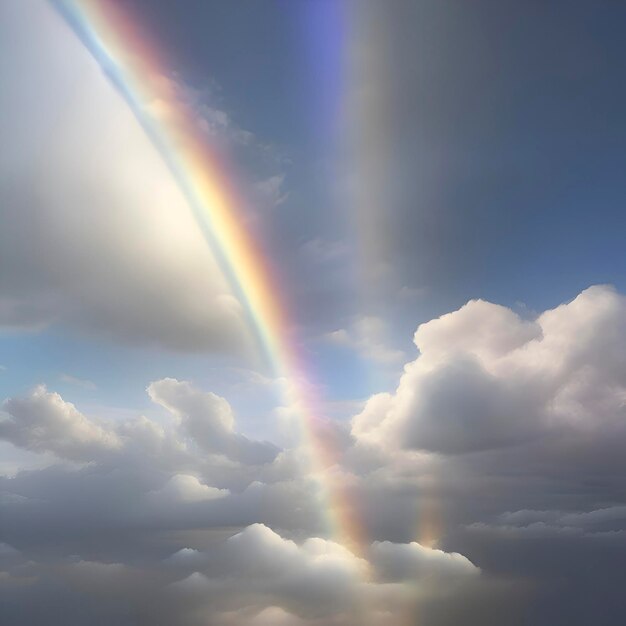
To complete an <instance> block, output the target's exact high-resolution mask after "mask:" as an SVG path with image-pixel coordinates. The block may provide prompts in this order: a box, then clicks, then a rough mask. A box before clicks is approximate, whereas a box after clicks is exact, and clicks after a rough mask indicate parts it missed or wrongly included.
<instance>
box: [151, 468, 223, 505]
mask: <svg viewBox="0 0 626 626" xmlns="http://www.w3.org/2000/svg"><path fill="white" fill-rule="evenodd" d="M151 495H153V496H154V497H155V498H156V499H157V500H163V501H164V502H165V504H174V505H175V504H179V503H181V502H203V501H205V500H214V499H215V498H222V497H224V496H225V495H228V490H226V489H216V488H215V487H209V486H208V485H203V484H202V483H201V482H200V481H199V480H198V479H197V478H196V477H195V476H190V475H189V474H175V475H174V476H172V477H171V478H170V479H169V480H168V481H167V483H165V485H164V486H163V487H161V488H160V489H158V490H157V491H153V492H151Z"/></svg>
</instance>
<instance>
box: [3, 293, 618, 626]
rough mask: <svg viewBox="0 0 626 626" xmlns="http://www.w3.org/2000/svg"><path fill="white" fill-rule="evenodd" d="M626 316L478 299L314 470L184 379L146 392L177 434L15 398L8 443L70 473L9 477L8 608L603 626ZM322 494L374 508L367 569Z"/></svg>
mask: <svg viewBox="0 0 626 626" xmlns="http://www.w3.org/2000/svg"><path fill="white" fill-rule="evenodd" d="M624 312H625V303H624V297H623V296H621V295H620V294H618V293H616V292H615V291H614V290H613V289H611V288H609V287H593V288H590V289H588V290H586V291H584V292H583V293H582V294H580V295H579V296H578V297H577V298H575V299H574V300H573V301H572V302H569V303H566V304H564V305H561V306H558V307H556V308H554V309H552V310H549V311H546V312H544V313H542V314H540V315H538V316H537V317H536V318H534V319H532V320H524V319H521V318H520V317H519V316H516V315H515V314H514V313H513V312H512V311H510V310H508V309H506V308H504V307H499V306H497V305H493V304H490V303H486V302H480V301H472V302H470V303H468V304H467V305H466V306H465V307H462V308H461V309H459V310H458V311H455V312H452V313H450V314H448V315H444V316H442V317H441V318H438V319H436V320H433V321H431V322H428V323H426V324H423V325H421V326H420V327H419V328H418V330H417V332H416V336H415V337H416V344H417V346H418V348H419V350H420V354H419V356H418V357H417V359H415V361H413V362H412V363H409V364H408V365H407V366H406V367H405V370H404V373H403V374H402V376H401V380H400V382H399V384H398V388H397V389H396V390H395V391H393V392H391V393H384V394H378V395H376V396H373V397H372V398H370V399H369V401H368V402H367V403H366V405H365V408H364V409H363V411H362V412H361V413H359V414H358V415H357V416H356V417H354V419H353V420H352V422H351V424H350V428H351V430H350V431H349V430H348V428H347V427H346V423H345V422H344V423H343V424H341V423H334V422H330V423H329V425H328V429H329V435H328V436H329V437H331V436H332V438H333V441H334V442H335V444H336V446H335V448H336V450H335V452H336V454H335V456H334V458H333V461H332V463H331V464H326V466H325V467H324V468H322V469H320V468H319V467H318V468H317V470H316V471H315V472H312V471H311V468H310V467H309V466H308V464H307V463H305V462H303V457H304V454H303V451H302V450H301V449H300V448H298V447H297V446H296V447H293V448H289V449H285V450H279V449H278V448H277V447H275V446H273V445H272V444H270V443H267V442H261V441H257V440H254V439H251V438H250V437H247V436H246V435H245V434H244V433H242V432H240V431H239V428H238V426H237V419H236V415H235V414H234V412H233V410H232V407H231V406H230V404H229V403H228V402H227V400H226V399H224V398H222V397H220V396H218V395H216V394H213V393H210V392H207V391H202V390H199V389H197V388H195V387H194V386H193V385H191V384H190V383H188V382H184V381H178V380H176V379H172V378H169V379H162V380H159V381H155V382H153V383H152V384H151V385H150V386H149V387H148V390H147V392H148V395H149V397H150V398H151V399H152V400H153V402H155V403H156V404H157V405H159V407H161V408H162V409H163V412H164V415H162V416H161V417H160V419H159V422H158V423H157V422H156V421H154V420H151V419H149V418H147V417H145V416H139V417H136V418H133V419H124V420H120V419H116V420H113V419H108V420H105V419H97V418H95V417H92V416H88V415H85V414H83V413H82V412H81V411H80V410H79V409H78V408H77V407H75V406H74V405H72V404H71V403H69V402H68V401H67V400H64V399H63V398H61V396H59V395H58V394H56V393H54V392H51V391H48V390H47V389H45V388H44V387H37V388H35V389H34V390H33V391H31V392H30V393H29V394H27V395H25V396H24V397H14V398H10V399H8V400H7V401H5V403H4V405H3V412H2V416H1V418H0V435H1V436H2V438H3V439H5V440H6V441H8V442H11V444H12V445H15V446H20V447H22V448H26V449H28V450H31V451H34V452H36V453H38V454H41V455H42V456H45V455H50V454H53V455H56V457H58V458H59V459H61V460H64V461H66V463H64V464H62V465H54V464H51V465H49V466H47V467H39V468H37V469H31V470H29V471H18V472H17V473H15V475H13V476H11V477H8V476H7V477H2V478H0V489H1V490H2V492H3V495H2V499H1V500H0V506H2V518H3V525H2V526H3V528H2V536H1V537H0V540H1V541H3V542H4V544H5V545H3V546H1V547H0V562H1V563H2V571H3V572H4V573H3V574H2V578H1V579H0V595H1V596H2V597H1V598H0V600H2V601H3V602H4V601H5V600H6V602H5V604H6V606H7V607H8V608H7V611H8V613H7V614H8V615H9V616H11V617H14V616H17V615H21V616H24V615H28V619H29V623H31V624H44V623H46V622H45V618H46V617H47V616H43V615H37V613H36V612H35V610H34V609H33V610H31V609H30V608H28V607H36V606H42V605H46V602H48V603H50V602H52V600H51V598H55V602H57V603H59V604H60V605H64V606H69V607H83V608H82V609H81V610H82V611H83V612H82V613H80V615H79V614H78V613H77V614H76V615H74V614H72V615H68V617H67V619H66V623H68V624H80V623H84V622H85V621H89V620H90V619H91V620H92V621H93V619H95V616H99V615H107V616H110V615H115V616H116V623H121V624H125V623H129V624H131V623H133V619H134V620H135V622H134V623H137V620H138V621H139V623H146V624H151V626H154V625H156V626H160V625H161V624H163V626H165V625H167V626H172V625H176V626H179V625H180V626H196V625H198V626H200V625H201V624H207V623H208V624H215V625H216V626H220V625H223V626H235V625H237V626H240V625H247V624H263V623H270V622H271V621H272V620H275V623H285V624H296V625H298V626H302V625H303V624H305V625H306V626H355V625H356V624H364V623H367V624H371V625H372V626H373V625H376V626H378V625H380V626H382V625H383V624H389V623H414V622H418V623H419V620H422V621H428V623H430V624H434V625H436V626H450V625H451V624H455V623H459V620H460V619H466V620H467V621H468V623H481V624H488V625H489V626H491V625H492V624H493V625H494V626H495V625H497V624H499V623H501V618H502V615H503V614H505V615H507V616H508V615H510V616H511V620H512V622H511V623H519V624H522V623H525V622H526V623H528V620H529V619H531V618H532V617H533V615H536V614H538V615H539V618H538V621H537V623H539V624H548V623H550V620H549V619H548V618H549V616H550V615H553V614H554V613H553V611H554V610H558V611H561V610H564V609H563V606H567V604H566V600H567V599H568V598H569V601H570V602H572V601H573V602H574V604H575V606H574V607H573V608H572V609H571V610H569V609H568V610H567V611H566V614H567V617H568V620H569V621H568V623H573V624H582V622H580V620H579V619H578V617H577V615H578V614H581V615H588V614H590V612H595V611H596V610H597V609H598V607H599V606H604V605H611V606H612V605H614V604H615V603H616V602H617V600H616V599H617V598H619V597H621V589H620V588H618V586H616V585H615V584H613V583H612V582H611V581H614V580H618V579H619V573H620V572H621V569H623V554H624V547H625V546H626V543H625V539H626V534H625V531H626V523H625V522H626V515H625V513H624V499H623V484H624V478H625V477H626V462H625V460H624V455H623V449H624V445H626V425H625V424H626V420H625V417H626V416H625V413H624V408H625V406H626V404H625V402H624V398H625V397H626V396H625V395H624V388H625V387H626V367H625V363H624V358H625V357H624V354H625V352H624V350H623V347H624V337H625V335H626V333H625V328H624V324H625V319H626V316H625V315H624ZM320 479H321V480H323V481H325V484H324V486H325V487H326V488H330V489H332V490H334V492H335V493H338V494H341V502H335V503H334V504H335V505H336V506H339V505H340V506H341V507H343V508H342V512H345V511H346V510H348V509H351V512H352V513H353V514H355V515H358V516H359V518H358V519H359V521H360V522H362V527H363V535H364V536H365V537H366V540H365V541H363V542H362V546H361V550H360V552H359V554H358V555H356V554H354V553H353V552H351V551H350V550H348V549H346V548H345V547H344V546H342V545H340V544H338V543H337V542H336V541H334V540H333V537H332V534H331V533H330V532H329V528H328V526H327V525H326V523H325V516H326V514H327V513H329V512H332V511H329V510H328V509H327V508H326V507H327V506H328V500H327V499H325V498H324V497H323V495H324V494H323V492H324V491H325V489H321V485H320V482H319V481H320ZM334 512H335V513H336V512H337V510H334ZM434 545H436V546H437V547H436V548H435V547H432V546H434ZM590 564H594V565H593V567H591V566H590ZM598 571H601V572H603V574H602V576H598V574H597V572H598ZM582 589H587V590H589V589H591V590H592V591H591V592H588V593H586V594H583V593H580V592H581V590H582ZM572 599H573V600H572ZM522 600H524V602H525V603H526V605H527V606H528V607H529V612H528V613H524V611H522V610H521V609H520V607H521V606H522ZM53 606H56V605H55V604H54V603H53ZM461 607H462V610H461ZM555 607H557V608H556V609H555ZM77 610H78V609H77ZM137 616H138V617H137ZM546 616H547V617H546ZM366 617H367V619H365V618H366ZM16 619H17V618H16ZM20 619H23V617H21V618H20ZM533 619H534V618H533ZM124 620H126V621H124ZM577 620H578V621H577ZM13 621H16V620H13ZM18 623H19V622H18ZM607 623H610V622H607Z"/></svg>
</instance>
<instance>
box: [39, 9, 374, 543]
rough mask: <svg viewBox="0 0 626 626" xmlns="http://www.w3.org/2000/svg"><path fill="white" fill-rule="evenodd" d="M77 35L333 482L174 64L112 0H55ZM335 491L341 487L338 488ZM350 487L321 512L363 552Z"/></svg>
mask: <svg viewBox="0 0 626 626" xmlns="http://www.w3.org/2000/svg"><path fill="white" fill-rule="evenodd" d="M51 2H52V4H53V6H54V7H55V8H56V9H57V10H58V12H59V13H60V14H61V15H62V16H63V18H64V19H65V20H66V22H67V23H68V24H69V25H70V26H71V27H72V29H73V30H74V32H75V33H76V35H77V36H78V37H79V38H80V39H81V41H82V42H83V43H84V45H85V46H86V47H87V49H88V50H89V51H90V53H91V54H92V56H93V57H94V58H95V59H96V60H97V62H98V63H99V64H100V66H101V67H102V69H103V71H104V72H105V73H106V74H107V76H108V77H109V79H110V80H111V82H112V83H113V85H114V86H115V87H116V89H117V90H118V91H119V92H120V94H121V95H122V96H123V97H124V99H125V100H126V102H127V103H128V105H129V106H130V108H131V109H132V111H133V113H134V115H135V117H136V118H137V120H138V122H139V123H140V124H141V126H142V127H143V128H144V130H145V132H146V133H147V135H148V136H149V137H150V139H151V141H152V143H153V144H154V146H155V147H156V149H157V150H158V151H159V153H160V155H161V157H162V158H163V159H164V161H165V162H166V164H167V166H168V167H169V169H170V171H171V172H172V175H173V176H174V178H175V180H176V181H177V183H178V186H179V188H180V190H181V192H182V193H183V194H184V196H185V198H186V200H187V202H188V204H189V206H190V207H191V209H192V210H193V212H194V215H195V217H196V221H197V223H198V226H199V227H200V228H201V229H202V232H203V235H204V237H205V239H206V240H207V242H208V244H209V246H210V247H211V249H212V251H213V252H214V254H215V255H216V256H217V258H218V261H219V263H220V265H221V266H222V269H223V270H224V272H225V274H226V276H227V277H228V279H229V282H230V284H231V286H232V288H233V291H234V292H235V294H236V296H237V297H238V298H239V300H240V302H242V303H243V304H244V307H245V310H246V312H247V315H248V317H249V320H250V322H251V325H252V327H253V328H254V331H255V334H256V335H257V337H258V339H259V343H260V345H261V346H262V350H263V352H264V353H265V355H266V357H267V359H268V361H269V362H270V363H271V365H272V368H273V370H274V372H275V374H276V375H277V376H280V377H284V378H285V379H286V380H287V381H288V385H287V387H288V389H289V393H288V396H289V397H288V398H287V400H288V402H289V404H290V405H291V406H292V407H295V408H296V410H297V412H298V414H299V417H300V423H301V428H302V431H303V433H302V434H303V437H304V440H305V443H306V444H307V445H308V446H309V448H310V451H311V454H310V456H311V460H312V462H313V464H314V468H313V469H314V471H315V473H316V475H317V476H321V477H324V476H328V468H332V467H333V466H334V465H335V464H336V462H337V460H338V456H339V454H338V450H337V448H336V445H335V443H334V442H333V440H334V437H333V436H332V429H330V428H329V427H328V422H327V421H326V420H324V419H322V418H321V417H320V413H319V411H318V409H317V408H316V403H317V399H316V397H315V393H313V387H312V386H311V385H310V383H309V381H308V380H307V376H306V375H305V372H306V369H305V367H304V363H303V359H302V357H301V355H300V354H299V349H298V345H297V343H296V341H295V340H294V339H293V337H292V335H291V330H290V329H291V328H292V327H293V324H292V323H291V321H290V319H289V317H288V315H287V307H286V306H285V303H284V302H283V298H282V297H281V289H280V287H279V285H278V281H276V280H275V278H274V276H275V273H274V272H273V271H272V269H271V266H270V263H269V261H268V259H267V256H266V255H265V254H264V253H263V250H262V248H261V246H260V244H259V242H258V241H257V239H255V237H253V236H252V234H251V233H250V232H249V231H248V230H247V228H246V227H245V225H244V215H243V212H242V211H241V209H240V206H241V205H240V202H239V201H238V199H237V195H236V193H235V190H234V189H233V186H232V183H231V182H230V177H229V174H228V172H227V171H226V167H225V163H223V162H221V161H220V157H219V155H218V154H217V153H216V152H215V151H212V150H211V149H210V147H209V146H208V145H207V144H206V143H205V142H204V141H203V140H202V138H201V133H200V132H199V130H198V127H197V125H196V124H197V116H196V115H195V114H194V112H193V111H192V110H191V109H190V108H189V107H188V106H187V105H186V104H185V103H184V102H182V101H181V98H180V95H179V94H178V93H177V92H176V85H175V83H174V82H173V81H172V80H170V79H169V78H168V77H169V76H171V73H170V71H169V70H168V66H167V64H166V63H165V62H164V60H163V58H162V55H160V54H159V53H158V51H157V49H156V47H155V46H154V45H153V44H151V43H150V42H149V40H148V38H147V37H146V36H145V34H144V33H140V32H139V24H138V22H137V20H134V19H131V18H130V16H129V14H128V13H127V12H126V11H122V10H121V3H115V2H109V1H106V0H51ZM331 482H332V483H336V484H331ZM342 482H343V481H341V480H339V481H331V480H330V479H329V478H321V479H320V487H321V491H322V497H323V498H324V502H323V506H324V509H325V512H326V514H327V516H328V522H329V523H330V525H331V528H330V530H331V532H332V533H333V537H334V538H335V539H336V540H337V541H339V542H341V543H343V544H344V545H346V546H347V547H349V548H350V549H352V550H353V551H356V552H360V551H361V550H362V548H363V546H364V533H363V528H362V524H361V523H360V520H359V516H357V515H356V505H355V502H354V501H353V498H352V496H351V495H350V491H349V490H348V489H346V488H341V487H338V486H337V484H339V483H342Z"/></svg>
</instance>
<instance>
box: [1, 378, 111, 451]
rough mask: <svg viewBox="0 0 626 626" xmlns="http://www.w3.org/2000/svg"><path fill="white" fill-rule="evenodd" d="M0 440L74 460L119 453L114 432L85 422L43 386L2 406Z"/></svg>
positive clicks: (69, 405)
mask: <svg viewBox="0 0 626 626" xmlns="http://www.w3.org/2000/svg"><path fill="white" fill-rule="evenodd" d="M2 408H3V410H4V411H5V412H6V414H7V415H6V417H5V418H4V419H2V420H0V438H2V439H5V440H7V441H10V442H11V443H13V444H14V445H16V446H19V447H22V448H26V449H27V450H33V451H35V452H53V453H54V454H56V455H58V456H60V457H63V458H68V459H71V460H74V461H90V460H91V459H92V458H94V457H99V456H101V455H102V454H108V453H111V452H114V451H116V450H119V449H120V447H121V446H122V441H121V439H120V438H119V437H118V436H117V434H116V433H114V432H112V431H111V430H109V429H107V428H105V427H104V426H102V425H99V424H97V423H96V422H94V421H93V420H89V419H87V418H86V417H85V416H84V415H82V414H81V413H80V412H79V411H78V410H77V409H76V407H75V406H74V405H73V404H71V403H69V402H65V401H64V400H63V398H61V396H60V395H59V394H57V393H50V392H48V390H47V389H46V388H45V387H44V386H43V385H41V386H39V387H36V388H35V389H34V390H33V391H32V393H31V394H30V395H29V396H28V397H25V398H11V399H9V400H7V401H6V402H4V404H3V405H2Z"/></svg>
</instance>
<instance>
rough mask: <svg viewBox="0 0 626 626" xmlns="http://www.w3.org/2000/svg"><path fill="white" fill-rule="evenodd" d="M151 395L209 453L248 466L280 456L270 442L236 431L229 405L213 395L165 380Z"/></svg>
mask: <svg viewBox="0 0 626 626" xmlns="http://www.w3.org/2000/svg"><path fill="white" fill-rule="evenodd" d="M148 394H149V395H150V398H152V400H153V401H154V402H157V403H158V404H161V405H162V406H164V407H165V408H167V409H168V410H170V411H172V413H174V414H175V415H176V416H177V417H178V419H179V420H180V423H181V426H182V428H183V429H184V430H185V432H187V433H188V434H189V435H190V436H191V437H192V438H193V439H194V441H195V442H196V443H197V444H198V445H199V446H200V447H201V448H203V449H204V450H206V451H208V452H220V453H222V454H225V455H226V456H228V457H230V458H233V459H235V460H241V461H244V462H246V463H266V462H269V461H272V460H273V459H274V458H275V457H276V454H277V453H278V448H277V447H276V446H274V445H272V444H271V443H268V442H258V441H252V440H250V439H248V438H247V437H246V436H245V435H242V434H239V433H236V432H234V416H233V412H232V409H231V407H230V405H229V404H228V402H227V401H226V400H224V398H220V397H219V396H217V395H215V394H213V393H203V392H199V391H197V390H196V389H194V388H193V387H192V386H191V385H190V384H189V383H186V382H179V381H177V380H175V379H173V378H166V379H164V380H160V381H158V382H155V383H152V384H151V385H150V386H149V387H148Z"/></svg>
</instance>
